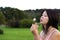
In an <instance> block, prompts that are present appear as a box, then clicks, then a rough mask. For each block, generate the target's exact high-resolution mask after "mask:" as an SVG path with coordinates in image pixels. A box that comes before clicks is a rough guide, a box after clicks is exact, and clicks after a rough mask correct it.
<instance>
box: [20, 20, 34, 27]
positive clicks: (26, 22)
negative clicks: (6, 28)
mask: <svg viewBox="0 0 60 40" xmlns="http://www.w3.org/2000/svg"><path fill="white" fill-rule="evenodd" d="M32 23H33V20H32V19H22V20H20V28H30V27H31V25H32Z"/></svg>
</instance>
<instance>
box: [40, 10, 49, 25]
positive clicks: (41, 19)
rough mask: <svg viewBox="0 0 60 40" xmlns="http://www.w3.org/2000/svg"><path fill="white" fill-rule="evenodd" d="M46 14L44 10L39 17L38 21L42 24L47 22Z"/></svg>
mask: <svg viewBox="0 0 60 40" xmlns="http://www.w3.org/2000/svg"><path fill="white" fill-rule="evenodd" d="M48 20H49V18H48V15H47V12H46V11H44V12H43V14H42V16H41V18H40V23H41V24H43V25H46V24H47V23H48Z"/></svg>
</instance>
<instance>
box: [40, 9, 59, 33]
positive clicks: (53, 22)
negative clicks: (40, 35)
mask: <svg viewBox="0 0 60 40" xmlns="http://www.w3.org/2000/svg"><path fill="white" fill-rule="evenodd" d="M44 11H46V12H47V15H48V18H49V21H48V23H47V24H46V29H45V28H44V26H43V25H42V26H43V31H44V32H45V34H47V32H48V28H49V27H50V26H52V27H54V28H56V29H58V20H59V15H58V12H57V11H56V10H54V9H44V10H43V11H42V13H43V12H44ZM42 13H41V15H42Z"/></svg>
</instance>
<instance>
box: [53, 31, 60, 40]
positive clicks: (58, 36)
mask: <svg viewBox="0 0 60 40" xmlns="http://www.w3.org/2000/svg"><path fill="white" fill-rule="evenodd" d="M53 39H54V40H60V32H59V31H57V32H55V33H54V38H53Z"/></svg>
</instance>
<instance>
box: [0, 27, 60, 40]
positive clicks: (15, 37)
mask: <svg viewBox="0 0 60 40" xmlns="http://www.w3.org/2000/svg"><path fill="white" fill-rule="evenodd" d="M0 29H2V30H3V31H4V34H3V35H0V40H34V38H33V34H32V33H31V31H30V29H28V28H0ZM59 29H60V27H59ZM40 31H41V27H39V32H40Z"/></svg>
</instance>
